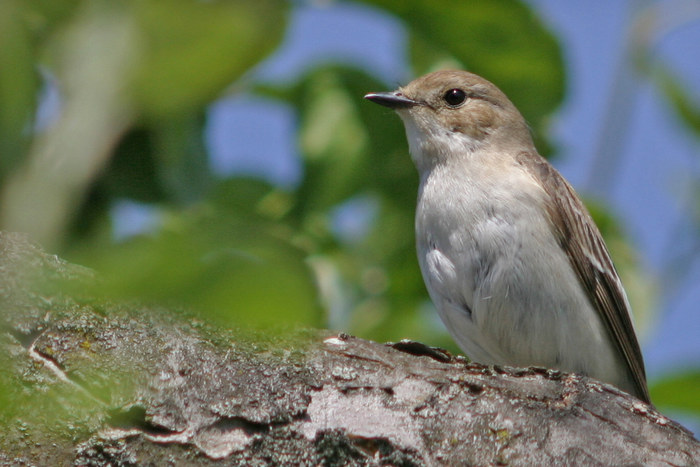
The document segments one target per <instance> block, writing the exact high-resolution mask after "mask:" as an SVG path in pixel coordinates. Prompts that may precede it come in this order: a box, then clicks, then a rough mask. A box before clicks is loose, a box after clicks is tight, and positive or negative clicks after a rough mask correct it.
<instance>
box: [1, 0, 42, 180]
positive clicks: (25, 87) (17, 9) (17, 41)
mask: <svg viewBox="0 0 700 467" xmlns="http://www.w3.org/2000/svg"><path fill="white" fill-rule="evenodd" d="M23 14H25V11H24V10H23V5H22V2H21V1H16V0H3V1H2V2H0V180H1V179H2V178H4V176H5V175H6V174H7V173H8V172H9V171H10V170H11V169H14V168H15V167H16V166H17V165H18V163H19V162H20V160H21V159H22V157H24V155H25V153H26V151H27V148H28V145H29V141H30V140H29V137H28V135H29V134H30V129H31V126H32V123H33V122H32V117H33V116H34V112H35V109H36V104H37V93H38V90H39V80H38V75H37V70H36V68H35V47H34V44H33V40H32V39H33V38H32V37H31V34H30V30H29V28H28V27H27V24H26V21H24V18H22V15H23Z"/></svg>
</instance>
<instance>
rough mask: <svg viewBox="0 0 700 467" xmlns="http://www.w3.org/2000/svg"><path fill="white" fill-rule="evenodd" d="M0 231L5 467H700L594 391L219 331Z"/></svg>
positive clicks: (399, 354)
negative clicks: (94, 284)
mask: <svg viewBox="0 0 700 467" xmlns="http://www.w3.org/2000/svg"><path fill="white" fill-rule="evenodd" d="M90 280H94V279H93V278H92V277H91V273H90V272H89V271H87V270H85V269H83V268H80V267H78V266H74V265H70V264H67V263H65V262H63V261H61V260H60V259H58V258H56V257H53V256H50V255H47V254H45V253H44V252H42V251H41V250H40V249H39V248H37V247H35V246H33V245H31V244H30V243H28V242H27V241H26V240H25V239H24V238H23V237H21V236H18V235H13V234H2V235H0V304H1V306H2V310H3V311H2V328H1V331H2V333H1V335H0V347H1V348H0V352H1V353H2V355H5V356H6V357H7V358H6V359H4V361H1V363H0V374H1V375H2V379H1V380H0V390H1V391H2V392H1V393H0V403H2V404H3V407H4V408H3V409H0V420H1V422H2V431H3V432H4V433H3V436H2V437H0V464H2V465H71V464H75V465H499V464H509V465H695V464H698V463H700V443H698V441H696V440H695V439H694V438H693V437H692V436H691V435H690V434H689V433H688V432H687V431H685V430H684V429H683V428H681V427H680V426H679V425H677V424H676V423H674V422H673V421H671V420H669V419H668V418H666V417H665V416H663V415H662V414H660V413H659V412H657V411H656V410H655V409H654V408H653V407H650V406H648V405H646V404H644V403H642V402H640V401H638V400H636V399H634V398H632V397H631V396H628V395H626V394H623V393H621V392H619V391H617V390H615V389H614V388H612V387H610V386H607V385H604V384H601V383H599V382H596V381H593V380H590V379H587V378H584V377H580V376H577V375H571V374H562V373H558V372H554V371H548V370H544V369H536V368H533V369H512V368H493V367H485V366H482V365H477V364H473V363H468V362H466V361H465V360H464V359H462V358H459V357H452V356H451V355H449V354H447V353H445V352H442V351H440V350H437V349H432V348H428V347H426V346H423V345H422V344H418V343H410V342H402V343H399V344H394V345H383V344H377V343H374V342H369V341H366V340H362V339H357V338H354V337H349V336H345V335H334V334H332V333H330V332H328V331H305V332H294V333H292V334H291V335H287V336H279V335H278V336H261V335H254V334H252V333H244V332H232V331H222V330H217V329H213V328H212V327H210V326H208V325H206V324H203V323H201V322H198V321H197V320H196V319H193V318H191V317H188V315H186V314H183V313H176V312H174V311H172V310H165V309H153V308H144V307H139V306H136V305H127V304H110V303H104V302H102V301H98V300H95V299H91V298H89V297H87V296H83V295H85V294H82V293H81V289H80V288H76V287H71V286H70V284H81V283H83V282H84V281H90Z"/></svg>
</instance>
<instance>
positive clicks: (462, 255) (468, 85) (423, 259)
mask: <svg viewBox="0 0 700 467" xmlns="http://www.w3.org/2000/svg"><path fill="white" fill-rule="evenodd" d="M364 97H365V99H367V100H369V101H371V102H374V103H377V104H380V105H383V106H385V107H389V108H390V109H393V110H394V111H396V113H397V114H398V116H399V117H400V118H401V120H402V121H403V124H404V127H405V131H406V138H407V140H408V147H409V152H410V155H411V158H412V160H413V162H414V164H415V166H416V168H417V170H418V174H419V179H420V184H419V189H418V200H417V206H416V215H415V235H416V250H417V254H418V263H419V265H420V269H421V273H422V276H423V280H424V282H425V285H426V288H427V290H428V293H429V295H430V298H431V300H432V302H433V303H434V305H435V308H436V309H437V312H438V314H439V315H440V318H441V319H442V321H443V323H444V324H445V326H446V328H447V330H448V332H449V333H450V335H451V336H452V338H453V339H454V340H455V342H456V343H457V345H458V346H459V347H460V348H461V349H462V350H463V351H464V352H465V354H466V355H467V356H468V357H469V358H470V359H472V360H473V361H476V362H479V363H483V364H487V365H503V366H516V367H530V366H540V367H546V368H551V369H557V370H560V371H564V372H570V373H577V374H583V375H586V376H589V377H592V378H595V379H597V380H600V381H602V382H605V383H609V384H612V385H613V386H616V387H617V388H619V389H621V390H623V391H625V392H628V393H629V394H631V395H633V396H635V397H637V398H638V399H640V400H642V401H644V402H647V403H650V397H649V391H648V387H647V382H646V374H645V370H644V361H643V357H642V353H641V350H640V347H639V343H638V340H637V337H636V334H635V331H634V327H633V323H632V317H631V312H630V305H629V301H628V299H627V296H626V294H625V290H624V288H623V286H622V282H621V280H620V277H619V275H618V273H617V271H616V269H615V266H614V265H613V262H612V260H611V257H610V254H609V252H608V249H607V247H606V245H605V242H604V240H603V237H602V235H601V233H600V231H599V230H598V228H597V226H596V225H595V222H594V221H593V219H592V217H591V215H590V213H589V212H588V210H587V209H586V207H585V205H584V204H583V202H582V201H581V199H580V198H579V196H578V195H577V194H576V192H575V191H574V189H573V187H572V186H571V185H570V184H569V183H568V182H567V181H566V180H565V179H564V177H563V176H562V175H561V174H560V173H559V172H558V171H557V170H556V169H555V168H554V167H553V166H552V165H551V164H550V163H549V162H548V161H547V160H546V159H545V158H543V157H542V156H541V155H540V154H539V153H538V151H537V149H536V147H535V145H534V142H533V139H532V135H531V132H530V128H529V127H528V125H527V123H526V121H525V119H524V118H523V116H522V115H521V114H520V112H519V111H518V109H517V108H516V107H515V105H514V104H513V103H512V102H511V101H510V100H509V99H508V97H507V96H506V95H505V94H504V93H503V92H502V91H501V90H500V89H498V87H496V86H495V85H494V84H492V83H491V82H490V81H487V80H486V79H484V78H482V77H480V76H478V75H476V74H473V73H470V72H467V71H461V70H441V71H436V72H433V73H429V74H427V75H424V76H422V77H419V78H417V79H415V80H414V81H412V82H410V83H409V84H407V85H406V86H402V87H399V88H398V89H397V90H395V91H391V92H371V93H368V94H366V95H365V96H364Z"/></svg>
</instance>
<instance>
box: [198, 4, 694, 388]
mask: <svg viewBox="0 0 700 467" xmlns="http://www.w3.org/2000/svg"><path fill="white" fill-rule="evenodd" d="M529 3H530V4H531V5H532V6H533V8H535V10H536V11H537V12H538V13H539V14H540V16H541V17H542V19H543V21H544V22H545V23H546V24H547V25H548V26H549V27H550V28H551V30H552V31H553V32H554V33H555V34H556V35H557V36H558V38H559V39H560V41H561V43H562V45H563V52H564V55H565V62H566V67H567V78H568V92H567V97H566V100H565V102H564V104H563V106H562V107H561V109H560V111H559V112H558V113H557V114H556V115H555V116H554V118H553V122H552V129H553V140H554V141H555V143H556V144H557V146H558V147H559V148H560V151H559V154H558V157H557V159H556V160H555V161H554V164H555V165H556V166H557V168H559V170H560V171H561V172H562V173H563V174H564V176H565V177H567V178H568V179H569V180H570V181H571V182H572V184H573V185H574V186H575V187H576V188H577V190H579V192H581V193H585V194H586V195H587V196H590V197H593V198H598V199H602V200H604V201H605V202H606V203H608V204H609V205H610V207H611V209H612V212H613V213H614V214H615V215H616V216H618V217H619V219H620V220H621V221H622V224H623V226H624V229H625V233H626V234H627V235H628V237H629V239H630V241H631V243H632V244H633V245H634V247H635V248H636V250H637V251H638V252H639V253H640V256H641V261H642V264H643V267H645V268H646V269H647V271H648V272H649V274H651V275H652V277H655V278H657V279H659V278H664V277H671V278H672V280H670V281H669V282H670V283H671V284H672V285H673V287H672V288H673V292H672V293H666V290H662V293H661V294H660V304H659V308H660V309H661V310H662V311H661V313H660V315H659V316H658V318H657V320H656V321H655V322H654V323H653V326H652V327H651V329H650V330H649V331H648V332H647V333H646V335H645V336H643V337H642V341H643V342H642V346H643V350H644V354H645V358H646V363H647V367H648V372H649V375H650V377H651V378H652V379H653V378H654V376H656V375H660V374H663V373H666V372H668V371H670V370H673V369H674V368H681V367H684V366H690V365H692V366H696V367H697V366H700V338H698V336H700V313H698V312H697V310H698V304H700V262H699V261H697V260H695V261H694V262H692V263H691V266H690V267H689V269H688V271H687V274H683V275H682V276H681V277H678V278H676V277H672V276H670V275H669V271H670V270H677V269H678V268H675V267H674V266H673V265H674V264H675V263H673V262H672V261H671V260H670V259H671V258H674V256H678V258H676V259H682V257H683V256H682V255H683V250H682V248H680V247H681V246H683V244H684V241H685V242H687V241H691V240H692V239H693V237H692V236H691V235H692V230H691V228H690V224H689V223H688V222H687V217H688V212H689V206H691V205H692V204H693V203H696V204H697V200H694V199H693V198H692V193H691V192H690V188H691V186H692V183H693V182H697V180H699V179H700V141H699V140H698V138H697V137H693V136H692V135H690V134H689V133H688V132H686V131H683V130H682V128H681V127H680V126H679V123H678V121H677V118H676V117H675V115H674V114H673V111H672V110H671V109H670V108H669V107H668V105H667V104H666V103H665V102H664V100H663V99H662V98H661V97H660V96H659V94H658V93H657V92H656V90H655V89H654V87H653V86H652V85H651V84H650V83H648V82H646V81H644V80H643V79H639V77H637V76H635V75H634V73H633V72H630V71H629V69H626V68H625V67H624V66H623V64H624V60H623V57H624V56H625V55H624V51H625V44H626V37H627V34H628V31H629V28H630V26H631V18H633V17H634V15H633V14H632V11H633V9H634V8H637V7H638V5H640V4H641V3H645V4H652V2H641V3H639V2H632V1H613V2H611V1H609V0H595V1H587V2H561V1H559V0H530V1H529ZM683 3H685V4H689V3H691V2H659V3H658V5H661V10H659V11H661V12H663V11H664V10H663V8H665V6H666V5H669V8H671V7H673V8H677V7H678V5H679V4H683ZM693 3H696V2H693ZM697 10H698V9H697V8H696V9H695V10H692V9H691V10H689V13H688V15H687V16H686V17H683V18H681V19H686V18H694V21H689V22H687V23H685V24H681V25H679V26H677V27H674V28H672V29H671V30H669V31H664V32H663V33H662V34H659V35H658V36H657V37H655V39H654V41H653V42H652V45H653V51H654V54H655V57H657V58H659V59H660V60H662V61H663V62H664V63H666V64H668V65H670V66H671V67H672V69H673V70H675V71H676V72H677V73H678V74H679V76H680V77H681V78H682V80H683V82H684V83H685V84H687V85H688V86H689V87H690V89H691V90H692V93H693V95H694V96H695V98H697V100H696V102H700V85H698V83H700V48H698V46H697V44H700V11H697ZM693 14H695V16H693ZM652 16H653V15H652ZM657 16H659V17H661V16H663V15H657ZM406 37H407V35H406V32H405V30H404V28H403V26H402V24H401V23H400V22H399V21H398V20H396V19H394V18H392V17H389V16H387V15H384V14H382V13H381V12H379V11H377V10H373V9H370V8H367V7H365V6H360V5H354V4H348V3H343V4H331V5H329V6H325V7H311V6H299V7H298V8H297V9H296V11H295V12H294V14H293V19H292V22H291V25H290V29H289V31H288V34H287V38H286V40H285V43H284V44H283V46H282V47H281V49H280V50H279V51H277V53H275V54H274V55H273V56H272V57H271V58H270V59H269V60H267V61H266V62H265V63H264V64H262V65H261V66H260V67H259V68H258V69H257V71H256V73H257V74H258V75H259V76H262V77H264V78H266V79H273V80H274V79H279V80H281V81H286V80H289V79H290V78H294V77H295V76H298V75H299V74H300V73H302V72H303V70H305V69H306V68H307V67H309V66H311V65H313V64H317V63H322V62H327V61H332V62H336V63H338V62H341V63H351V64H355V65H360V66H362V67H363V68H365V69H366V70H367V71H369V72H371V73H373V74H374V75H375V76H377V77H378V78H380V79H382V80H384V81H385V82H386V83H387V90H389V89H393V88H394V87H395V86H396V85H397V84H399V83H406V82H407V81H409V80H410V79H411V78H412V76H411V75H410V71H409V67H408V64H407V55H408V54H407V48H406V47H407V43H406ZM368 91H372V90H368ZM613 95H616V96H618V97H619V99H618V101H617V102H616V100H614V99H612V98H611V96H613ZM606 116H612V120H606V119H605V117H606ZM210 117H211V124H210V126H209V129H208V132H207V139H208V143H209V146H210V149H211V152H212V164H213V165H214V167H215V168H216V170H217V171H219V172H220V173H222V174H234V173H240V172H244V173H249V174H256V175H260V176H262V177H264V178H267V179H268V180H270V181H272V182H275V183H278V184H281V185H286V186H289V185H293V184H294V183H295V182H297V181H298V180H299V178H300V176H301V170H302V168H301V164H300V162H299V160H298V157H297V153H296V148H295V140H294V129H295V120H294V115H293V113H292V112H291V111H290V110H289V109H288V108H286V107H284V106H282V105H279V104H277V103H275V102H273V101H266V100H264V99H261V98H253V97H250V96H246V95H236V96H233V97H230V98H227V99H222V100H221V101H219V102H217V103H216V104H214V105H213V106H212V107H211V110H210ZM613 123H614V124H620V123H622V125H617V126H614V127H611V124H613ZM605 126H608V127H611V128H615V130H614V131H616V132H624V134H623V137H622V138H615V139H617V140H619V141H621V144H620V146H619V147H609V146H608V145H606V142H608V140H607V139H606V133H605V132H604V131H603V129H604V127H605ZM614 136H618V135H614ZM406 157H408V154H407V156H406ZM594 157H600V158H603V159H602V160H603V161H604V164H603V165H602V167H603V169H604V170H602V171H600V172H597V171H596V170H594V169H593V168H592V167H593V165H594V164H593V161H594ZM608 172H611V173H612V176H611V177H609V178H607V177H606V174H607V173H608ZM669 290H670V288H669Z"/></svg>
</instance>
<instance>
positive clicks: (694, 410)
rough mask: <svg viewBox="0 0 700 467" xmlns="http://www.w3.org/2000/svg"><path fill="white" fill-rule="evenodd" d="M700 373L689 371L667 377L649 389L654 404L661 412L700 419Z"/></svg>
mask: <svg viewBox="0 0 700 467" xmlns="http://www.w3.org/2000/svg"><path fill="white" fill-rule="evenodd" d="M697 388H700V372H698V371H697V369H689V370H688V371H687V372H681V373H675V374H673V375H669V376H666V377H665V378H664V379H663V380H661V381H657V382H655V383H654V384H652V385H651V386H650V387H649V390H650V391H651V393H652V394H653V396H654V404H655V405H656V406H657V407H659V409H661V410H664V411H666V410H668V411H675V412H685V413H689V414H691V415H693V416H695V417H698V418H700V399H699V398H698V391H697Z"/></svg>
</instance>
